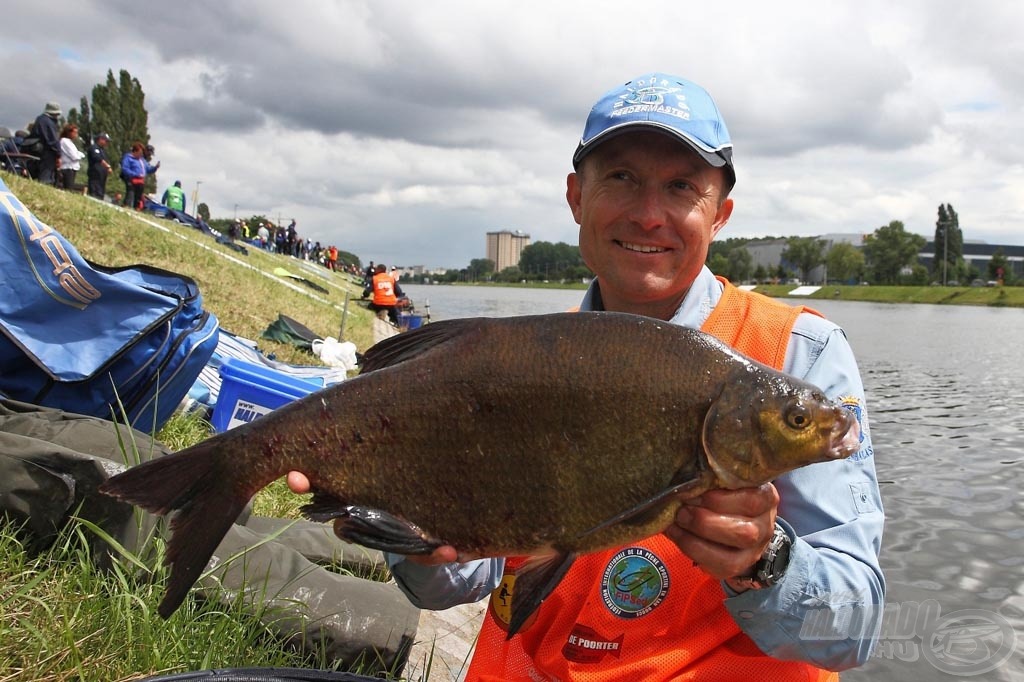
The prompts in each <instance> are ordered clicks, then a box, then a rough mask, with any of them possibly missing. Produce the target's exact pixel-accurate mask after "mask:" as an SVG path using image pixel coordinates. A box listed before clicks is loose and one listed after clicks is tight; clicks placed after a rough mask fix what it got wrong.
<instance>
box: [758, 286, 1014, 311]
mask: <svg viewBox="0 0 1024 682" xmlns="http://www.w3.org/2000/svg"><path fill="white" fill-rule="evenodd" d="M795 288H796V287H795V286H793V285H792V284H763V285H759V286H758V287H757V288H756V289H755V291H758V292H760V293H762V294H765V295H767V296H775V297H785V296H786V295H787V294H788V293H789V292H790V291H792V290H793V289H795ZM799 298H800V300H804V299H812V300H813V299H828V300H834V301H870V302H873V303H931V304H936V305H977V306H1000V307H1012V308H1024V287H1017V286H1013V287H944V286H843V285H835V284H829V285H828V286H824V287H821V288H820V289H818V290H817V291H816V292H814V293H813V294H811V295H809V296H800V297H799Z"/></svg>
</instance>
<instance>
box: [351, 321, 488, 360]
mask: <svg viewBox="0 0 1024 682" xmlns="http://www.w3.org/2000/svg"><path fill="white" fill-rule="evenodd" d="M487 321H488V318H483V317H464V318H459V319H455V320H442V321H441V322H431V323H430V324H426V325H423V326H422V327H420V328H419V329H414V330H412V331H408V332H404V333H402V334H396V335H395V336H391V337H388V338H386V339H384V340H383V341H381V342H380V343H377V344H375V345H374V346H372V347H370V348H369V349H368V350H367V351H366V353H365V354H364V355H363V361H362V363H361V365H360V367H361V370H360V371H361V372H372V371H374V370H377V369H383V368H384V367H391V366H393V365H397V364H398V363H400V362H405V361H406V360H410V359H412V358H414V357H416V356H418V355H421V354H423V353H426V352H427V351H429V350H431V349H432V348H435V347H437V346H440V345H442V344H444V343H447V342H448V341H450V340H452V339H453V338H455V337H457V336H461V335H463V334H465V333H466V332H468V331H470V330H471V329H474V328H476V327H479V326H480V325H481V324H482V323H486V322H487Z"/></svg>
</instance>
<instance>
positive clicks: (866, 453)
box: [839, 395, 875, 462]
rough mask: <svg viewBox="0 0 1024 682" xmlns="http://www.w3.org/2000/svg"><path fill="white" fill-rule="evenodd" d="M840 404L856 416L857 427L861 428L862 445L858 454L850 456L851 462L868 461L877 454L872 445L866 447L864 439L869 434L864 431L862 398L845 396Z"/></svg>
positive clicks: (840, 400)
mask: <svg viewBox="0 0 1024 682" xmlns="http://www.w3.org/2000/svg"><path fill="white" fill-rule="evenodd" d="M839 404H840V405H842V406H843V407H845V408H846V409H848V410H849V411H850V412H853V414H854V416H856V417H857V426H859V427H860V439H859V442H860V444H861V447H860V450H858V451H857V453H856V454H853V455H851V456H850V461H851V462H859V461H861V460H864V459H867V458H868V457H871V456H872V455H874V454H875V450H874V448H873V447H871V444H870V443H869V444H868V446H867V447H864V439H865V438H866V437H867V434H866V433H865V430H864V407H863V406H862V405H861V402H860V398H858V397H857V396H853V395H847V396H843V397H841V398H840V399H839Z"/></svg>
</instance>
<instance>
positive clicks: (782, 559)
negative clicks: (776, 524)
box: [772, 542, 790, 576]
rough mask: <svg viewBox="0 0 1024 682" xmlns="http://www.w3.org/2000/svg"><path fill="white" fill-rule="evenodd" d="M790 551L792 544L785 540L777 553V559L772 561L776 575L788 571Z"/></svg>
mask: <svg viewBox="0 0 1024 682" xmlns="http://www.w3.org/2000/svg"><path fill="white" fill-rule="evenodd" d="M789 551H790V544H789V543H788V542H783V543H782V546H781V547H779V551H778V552H777V553H776V554H775V561H773V562H772V573H774V574H775V575H776V576H780V575H782V573H784V572H785V571H786V567H787V566H789Z"/></svg>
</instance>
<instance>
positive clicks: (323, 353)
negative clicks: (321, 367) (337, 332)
mask: <svg viewBox="0 0 1024 682" xmlns="http://www.w3.org/2000/svg"><path fill="white" fill-rule="evenodd" d="M313 354H314V355H316V356H317V357H318V358H320V359H321V360H322V361H323V363H324V364H325V365H328V366H330V367H341V368H342V369H346V370H352V369H355V368H356V344H354V343H352V342H351V341H338V339H336V338H334V337H333V336H328V337H327V338H326V339H323V340H320V339H316V340H315V341H313Z"/></svg>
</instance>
